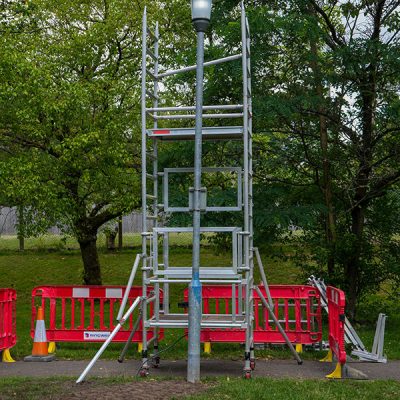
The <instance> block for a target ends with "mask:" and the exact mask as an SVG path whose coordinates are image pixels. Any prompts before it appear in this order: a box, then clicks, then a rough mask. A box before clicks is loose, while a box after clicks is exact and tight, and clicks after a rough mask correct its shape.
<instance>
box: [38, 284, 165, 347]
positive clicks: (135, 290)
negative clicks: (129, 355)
mask: <svg viewBox="0 0 400 400" xmlns="http://www.w3.org/2000/svg"><path fill="white" fill-rule="evenodd" d="M160 292H161V293H160V302H161V303H162V297H163V296H162V291H160ZM124 293H125V286H40V287H36V288H34V289H33V291H32V325H31V336H32V337H33V335H34V323H35V320H36V306H37V305H41V306H42V307H43V310H44V315H45V321H46V334H47V339H48V341H49V342H103V341H105V340H106V339H107V338H108V336H109V335H110V333H111V332H112V330H113V329H114V328H115V326H116V325H117V323H118V321H116V317H117V314H118V311H119V308H120V305H121V302H122V298H123V296H124ZM151 293H152V288H149V289H148V296H149V297H150V296H151ZM141 295H142V288H141V287H132V289H131V290H130V293H129V297H128V302H127V307H129V306H130V305H131V304H132V303H133V302H134V300H135V299H136V298H137V297H138V296H141ZM139 308H140V307H139ZM148 313H149V315H150V316H151V315H153V304H152V303H150V305H149V309H148ZM138 315H139V310H137V311H135V313H133V314H132V315H131V316H130V318H129V320H128V321H127V322H126V323H125V325H124V326H123V327H122V328H121V330H120V331H119V332H118V333H117V334H116V336H115V338H114V339H113V341H114V342H126V341H127V340H128V338H129V333H130V332H131V330H132V327H133V325H134V323H135V321H136V319H137V317H138ZM153 336H154V330H148V333H147V337H148V340H150V339H152V337H153ZM163 336H164V332H163V330H162V329H160V330H159V340H160V339H162V338H163ZM132 341H133V342H138V343H139V342H141V341H142V322H141V323H140V325H139V328H138V330H137V331H136V333H135V335H134V336H133V340H132Z"/></svg>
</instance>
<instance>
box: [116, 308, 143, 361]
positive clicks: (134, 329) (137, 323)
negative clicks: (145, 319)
mask: <svg viewBox="0 0 400 400" xmlns="http://www.w3.org/2000/svg"><path fill="white" fill-rule="evenodd" d="M141 320H142V313H141V312H140V314H139V316H138V317H137V319H136V321H135V324H134V325H133V327H132V331H131V333H130V334H129V338H128V340H127V341H126V343H125V346H124V348H123V349H122V351H121V354H120V355H119V357H118V362H119V363H122V362H124V359H125V355H126V353H127V352H128V350H129V346H130V345H131V341H132V339H133V336H134V335H135V333H136V331H137V330H138V328H139V323H140V321H141Z"/></svg>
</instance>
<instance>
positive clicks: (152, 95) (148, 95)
mask: <svg viewBox="0 0 400 400" xmlns="http://www.w3.org/2000/svg"><path fill="white" fill-rule="evenodd" d="M146 95H147V97H151V98H152V99H153V100H157V101H158V100H160V98H159V97H158V96H156V95H155V94H153V93H151V92H150V91H149V90H146Z"/></svg>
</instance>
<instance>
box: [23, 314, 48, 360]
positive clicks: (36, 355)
mask: <svg viewBox="0 0 400 400" xmlns="http://www.w3.org/2000/svg"><path fill="white" fill-rule="evenodd" d="M54 359H55V355H54V354H49V352H48V350H47V337H46V326H45V323H44V313H43V308H42V307H39V308H38V312H37V317H36V327H35V337H34V338H33V348H32V355H31V356H27V357H25V358H24V361H44V362H47V361H53V360H54Z"/></svg>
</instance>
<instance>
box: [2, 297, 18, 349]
mask: <svg viewBox="0 0 400 400" xmlns="http://www.w3.org/2000/svg"><path fill="white" fill-rule="evenodd" d="M16 301H17V292H16V291H15V290H14V289H0V351H3V350H7V349H10V348H11V347H13V346H15V344H16V343H17V329H16V327H17V323H16Z"/></svg>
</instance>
